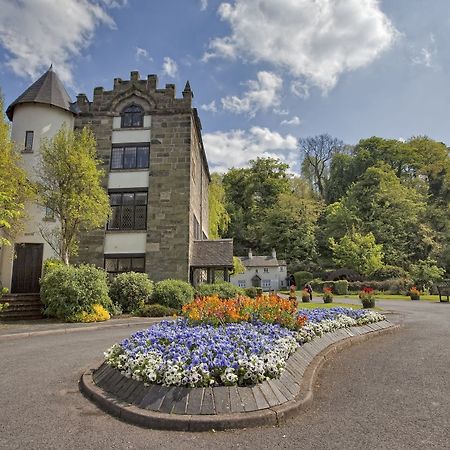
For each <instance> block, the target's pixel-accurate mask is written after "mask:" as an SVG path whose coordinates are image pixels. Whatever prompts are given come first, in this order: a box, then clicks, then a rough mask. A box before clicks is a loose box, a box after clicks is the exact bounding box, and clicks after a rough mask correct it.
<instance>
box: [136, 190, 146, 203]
mask: <svg viewBox="0 0 450 450" xmlns="http://www.w3.org/2000/svg"><path fill="white" fill-rule="evenodd" d="M135 195H136V205H146V204H147V192H136V194H135Z"/></svg>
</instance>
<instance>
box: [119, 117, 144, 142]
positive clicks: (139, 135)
mask: <svg viewBox="0 0 450 450" xmlns="http://www.w3.org/2000/svg"><path fill="white" fill-rule="evenodd" d="M120 121H121V118H120V117H114V118H113V132H112V136H111V142H112V143H113V144H127V143H137V142H150V124H151V116H144V127H143V128H135V129H133V128H120Z"/></svg>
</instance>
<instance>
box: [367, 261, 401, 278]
mask: <svg viewBox="0 0 450 450" xmlns="http://www.w3.org/2000/svg"><path fill="white" fill-rule="evenodd" d="M408 276H409V274H408V272H407V271H406V270H405V269H403V267H399V266H391V265H389V264H387V265H385V266H383V267H381V268H380V269H377V270H375V272H374V273H373V274H372V278H373V279H374V280H380V281H382V280H390V279H392V278H407V277H408Z"/></svg>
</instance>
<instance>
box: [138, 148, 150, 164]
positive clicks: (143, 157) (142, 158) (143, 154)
mask: <svg viewBox="0 0 450 450" xmlns="http://www.w3.org/2000/svg"><path fill="white" fill-rule="evenodd" d="M148 156H149V148H148V147H138V149H137V167H138V169H144V168H147V167H148Z"/></svg>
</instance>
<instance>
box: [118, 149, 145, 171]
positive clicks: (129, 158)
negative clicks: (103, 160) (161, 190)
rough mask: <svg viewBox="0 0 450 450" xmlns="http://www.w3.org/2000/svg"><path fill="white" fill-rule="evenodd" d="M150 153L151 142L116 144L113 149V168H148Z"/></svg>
mask: <svg viewBox="0 0 450 450" xmlns="http://www.w3.org/2000/svg"><path fill="white" fill-rule="evenodd" d="M149 155H150V145H149V144H121V145H115V146H114V147H113V148H112V150H111V170H114V169H116V170H117V169H147V168H148V164H149Z"/></svg>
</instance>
